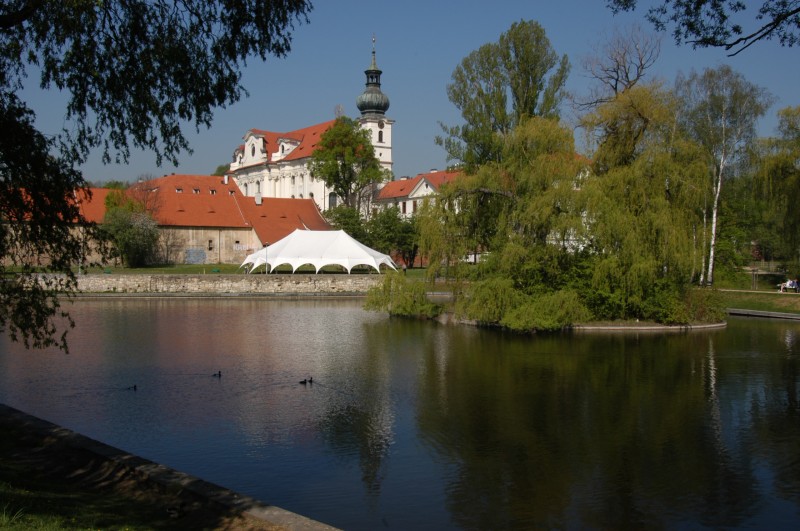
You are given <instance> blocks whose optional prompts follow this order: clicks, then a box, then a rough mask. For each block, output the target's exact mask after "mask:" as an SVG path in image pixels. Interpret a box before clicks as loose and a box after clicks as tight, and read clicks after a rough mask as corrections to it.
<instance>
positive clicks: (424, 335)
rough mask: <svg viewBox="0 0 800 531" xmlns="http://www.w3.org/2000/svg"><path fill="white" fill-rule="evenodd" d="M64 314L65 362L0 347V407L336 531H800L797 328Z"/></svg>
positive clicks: (336, 309)
mask: <svg viewBox="0 0 800 531" xmlns="http://www.w3.org/2000/svg"><path fill="white" fill-rule="evenodd" d="M71 311H72V314H73V316H74V317H75V319H76V321H77V328H76V329H75V330H74V331H73V332H72V333H71V334H70V345H71V349H72V353H71V354H69V355H65V354H63V353H61V352H58V351H55V350H48V351H44V352H42V351H31V352H28V351H25V350H24V349H23V348H22V347H21V346H20V345H18V344H13V343H9V342H8V340H7V339H6V338H4V337H3V338H1V339H0V402H3V403H6V404H8V405H10V406H12V407H15V408H18V409H21V410H23V411H26V412H28V413H31V414H33V415H36V416H39V417H41V418H44V419H46V420H49V421H51V422H55V423H57V424H60V425H63V426H65V427H68V428H70V429H73V430H76V431H78V432H80V433H83V434H85V435H88V436H90V437H92V438H95V439H98V440H101V441H103V442H105V443H107V444H111V445H113V446H116V447H119V448H122V449H124V450H127V451H129V452H132V453H135V454H138V455H141V456H143V457H146V458H148V459H152V460H154V461H157V462H161V463H164V464H166V465H168V466H171V467H173V468H176V469H179V470H182V471H184V472H187V473H189V474H193V475H196V476H199V477H202V478H203V479H206V480H208V481H212V482H214V483H218V484H220V485H223V486H225V487H228V488H232V489H234V490H236V491H240V492H242V493H245V494H248V495H251V496H253V497H256V498H258V499H260V500H263V501H265V502H267V503H271V504H275V505H278V506H281V507H284V508H286V509H289V510H291V511H295V512H298V513H301V514H303V515H306V516H309V517H311V518H314V519H317V520H320V521H323V522H325V523H328V524H331V525H334V526H337V527H341V528H345V529H353V530H359V529H380V528H388V529H391V528H394V529H538V528H572V529H587V528H590V529H592V528H593V529H625V528H637V529H638V528H670V529H704V528H706V529H718V528H729V529H730V528H753V529H764V528H770V529H780V528H791V527H794V525H795V524H796V522H797V520H798V516H800V515H799V514H798V513H799V512H800V405H799V404H800V390H799V388H798V374H799V372H800V365H799V364H798V350H799V349H800V345H799V344H798V338H800V324H798V323H794V322H783V321H766V320H745V319H731V320H730V321H729V326H728V328H727V329H725V330H720V331H712V332H695V333H688V334H670V335H658V334H638V335H636V334H633V335H619V334H616V335H615V334H608V335H591V336H590V335H555V336H533V337H525V336H518V335H511V334H504V333H499V332H497V331H489V330H478V329H474V328H467V327H463V328H462V327H447V326H439V325H435V324H432V323H427V322H421V321H413V320H402V319H390V318H388V317H386V316H384V315H381V314H376V313H370V312H365V311H363V310H362V309H361V300H358V299H356V300H330V299H321V300H306V301H297V300H268V299H238V298H237V299H169V298H164V299H123V298H120V299H95V300H92V299H80V300H78V301H77V302H76V303H75V304H74V306H73V308H72V310H71ZM217 371H222V377H221V378H215V377H213V376H212V374H214V373H216V372H217ZM309 376H313V378H314V383H313V384H312V385H308V384H306V385H301V384H299V383H298V382H299V381H300V380H303V379H305V378H308V377H309ZM134 384H136V386H137V390H136V391H132V390H129V389H128V388H129V387H130V386H132V385H134Z"/></svg>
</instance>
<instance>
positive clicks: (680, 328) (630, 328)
mask: <svg viewBox="0 0 800 531" xmlns="http://www.w3.org/2000/svg"><path fill="white" fill-rule="evenodd" d="M726 326H728V323H726V322H724V321H723V322H721V323H709V324H694V325H641V326H639V325H631V324H626V325H575V326H573V327H572V330H573V331H575V332H659V333H663V332H692V331H701V330H718V329H721V328H725V327H726Z"/></svg>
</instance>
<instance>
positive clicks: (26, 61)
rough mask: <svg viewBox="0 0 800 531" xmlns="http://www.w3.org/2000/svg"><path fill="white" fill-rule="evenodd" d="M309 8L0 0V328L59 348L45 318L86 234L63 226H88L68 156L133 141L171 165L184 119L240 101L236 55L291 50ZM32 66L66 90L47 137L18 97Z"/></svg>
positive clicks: (205, 119) (204, 119)
mask: <svg viewBox="0 0 800 531" xmlns="http://www.w3.org/2000/svg"><path fill="white" fill-rule="evenodd" d="M310 9H311V6H310V3H309V2H307V1H303V0H237V1H234V2H219V1H210V2H209V1H199V0H186V1H182V2H171V1H167V0H154V1H150V2H133V1H131V2H94V1H88V0H78V1H73V2H57V1H53V0H11V1H7V2H3V3H2V4H0V183H2V186H1V187H0V218H2V220H3V224H2V229H0V274H2V276H3V277H4V282H3V283H2V284H1V285H0V306H2V311H0V330H2V331H4V332H5V331H7V332H9V334H10V335H11V337H12V338H13V339H18V338H19V339H22V340H23V341H24V342H25V344H26V346H27V345H31V346H34V347H44V346H48V345H52V344H58V345H59V346H60V347H61V348H66V337H65V335H64V334H62V335H61V336H60V339H57V338H55V334H56V327H55V321H54V318H55V317H57V316H59V315H60V313H61V311H60V309H59V308H60V306H59V302H58V298H59V292H61V293H66V294H67V296H69V293H71V292H73V291H74V289H75V287H76V279H75V276H74V273H73V272H72V270H71V266H72V265H73V264H76V263H81V262H82V260H83V259H84V256H85V254H86V242H85V238H86V235H87V232H86V231H74V230H71V228H72V227H75V226H77V225H83V224H85V220H84V219H83V218H82V216H81V213H80V208H79V204H78V200H77V199H78V198H80V197H82V196H83V195H85V194H86V193H87V191H86V190H85V188H86V182H85V180H84V178H83V176H82V175H81V174H80V172H79V171H77V170H76V169H75V168H76V167H77V166H79V165H80V164H81V163H83V162H85V161H86V160H87V157H88V156H89V154H90V153H91V152H92V151H94V150H100V153H101V154H102V158H103V160H104V161H106V162H108V161H111V160H115V161H120V162H124V161H127V159H128V156H129V153H130V148H131V147H134V148H142V149H147V150H151V151H152V152H153V153H154V154H155V158H156V162H158V163H161V162H162V161H163V160H165V159H166V160H168V161H170V162H173V163H177V157H178V154H179V153H181V152H183V151H189V152H191V149H190V146H189V145H188V141H187V140H186V138H185V136H184V135H183V132H182V129H181V124H192V125H193V126H194V127H195V128H199V127H200V126H201V125H202V126H209V125H210V124H211V121H212V118H213V110H214V109H215V108H216V107H219V106H224V105H228V104H232V103H234V102H236V101H238V100H239V99H240V98H241V96H242V95H243V94H245V93H246V92H245V90H244V88H243V87H242V85H241V82H240V81H241V71H240V67H241V65H242V64H243V62H244V60H245V59H246V58H248V57H253V56H255V57H260V58H261V59H265V58H266V57H267V55H277V56H283V55H285V54H286V53H288V52H289V49H290V42H291V30H292V29H293V25H294V22H295V21H297V22H303V21H307V18H306V17H307V14H308V12H309V11H310ZM31 74H35V75H37V76H38V81H39V85H40V86H41V87H42V88H43V89H58V90H59V91H61V92H63V93H64V94H66V95H67V97H68V103H67V108H66V117H65V118H66V119H65V127H64V129H63V130H62V131H61V132H60V133H58V134H56V135H52V134H48V135H45V134H43V133H42V132H40V131H39V130H37V128H36V126H35V114H34V111H33V110H32V109H31V108H30V107H29V105H28V104H27V103H26V102H25V101H23V100H22V99H21V97H20V94H22V91H21V89H22V88H23V87H24V85H25V80H26V79H27V78H28V76H29V75H31ZM198 79H202V80H203V81H202V83H198V82H197V80H198ZM42 270H45V271H51V272H58V273H61V274H62V275H63V276H48V277H39V276H37V274H38V273H39V272H40V271H42ZM9 271H14V273H15V274H13V275H7V274H6V273H7V272H9ZM52 279H58V281H57V282H58V283H57V284H55V283H54V282H56V281H54V280H52ZM48 283H49V284H48Z"/></svg>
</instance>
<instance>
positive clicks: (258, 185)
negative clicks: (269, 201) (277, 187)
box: [256, 181, 261, 194]
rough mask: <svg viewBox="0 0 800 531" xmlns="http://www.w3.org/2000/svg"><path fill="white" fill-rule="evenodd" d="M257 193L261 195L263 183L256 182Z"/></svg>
mask: <svg viewBox="0 0 800 531" xmlns="http://www.w3.org/2000/svg"><path fill="white" fill-rule="evenodd" d="M256 193H257V194H260V193H261V181H256Z"/></svg>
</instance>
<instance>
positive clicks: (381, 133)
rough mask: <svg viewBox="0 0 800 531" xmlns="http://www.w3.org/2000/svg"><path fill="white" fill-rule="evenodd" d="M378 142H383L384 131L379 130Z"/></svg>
mask: <svg viewBox="0 0 800 531" xmlns="http://www.w3.org/2000/svg"><path fill="white" fill-rule="evenodd" d="M378 142H381V143H382V142H383V131H378Z"/></svg>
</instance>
